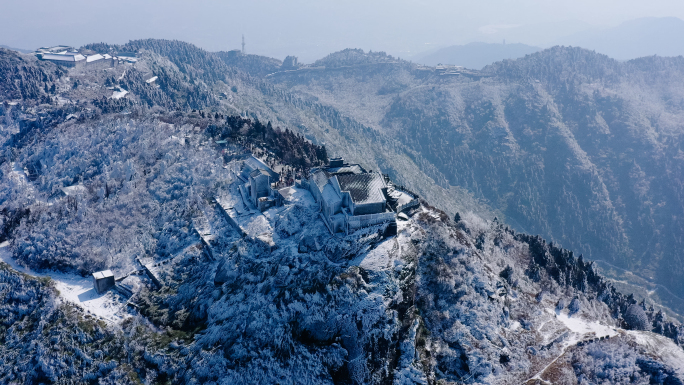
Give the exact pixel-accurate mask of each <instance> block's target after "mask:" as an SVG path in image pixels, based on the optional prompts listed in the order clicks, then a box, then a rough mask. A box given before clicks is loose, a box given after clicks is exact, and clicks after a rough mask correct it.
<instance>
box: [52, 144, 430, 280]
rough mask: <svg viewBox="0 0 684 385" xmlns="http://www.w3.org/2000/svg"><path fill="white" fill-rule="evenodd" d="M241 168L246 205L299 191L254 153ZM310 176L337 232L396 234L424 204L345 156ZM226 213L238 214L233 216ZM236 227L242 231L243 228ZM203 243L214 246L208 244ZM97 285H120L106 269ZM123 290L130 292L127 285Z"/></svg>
mask: <svg viewBox="0 0 684 385" xmlns="http://www.w3.org/2000/svg"><path fill="white" fill-rule="evenodd" d="M241 157H242V155H241ZM240 164H241V165H240V168H239V170H234V171H235V176H236V177H237V178H238V183H239V184H238V187H239V190H240V195H241V196H242V201H243V203H244V204H245V206H248V207H251V209H252V210H253V209H258V210H259V211H261V212H263V211H266V210H267V209H269V208H271V207H274V206H282V205H283V204H284V203H285V202H287V201H288V200H289V198H290V196H291V194H292V190H293V189H292V188H291V187H285V188H281V189H278V188H277V187H278V183H279V182H280V175H279V174H278V173H277V172H275V171H273V169H271V168H270V167H269V166H268V165H266V164H265V163H264V162H262V161H261V160H259V159H257V158H255V157H254V156H253V155H251V154H249V155H247V156H245V157H244V159H242V162H241V163H240ZM309 175H310V176H309V177H308V178H304V179H302V180H299V181H297V187H299V188H303V189H306V190H308V191H309V192H310V193H311V195H312V196H313V198H314V200H315V201H316V203H318V207H319V209H320V216H321V218H322V219H323V222H324V223H325V225H326V227H327V228H328V230H329V231H330V232H331V233H345V234H349V233H351V232H353V231H355V230H358V229H360V228H363V227H368V226H372V225H378V224H383V223H389V224H390V227H392V225H393V227H394V229H395V230H396V217H397V214H398V213H400V212H402V211H404V210H406V209H408V208H411V207H416V206H418V205H419V202H418V199H417V196H416V195H415V194H413V193H409V192H407V191H403V190H402V189H398V188H395V186H394V185H393V184H392V183H391V181H390V180H389V177H387V176H386V175H383V174H381V173H378V172H371V171H366V170H365V169H364V168H363V167H362V166H361V165H359V164H349V163H346V162H345V161H344V159H342V158H332V159H330V162H329V164H328V165H327V166H323V167H316V168H314V169H312V170H311V171H310V174H309ZM65 194H66V192H65ZM226 215H227V216H228V217H231V216H232V214H230V213H226ZM233 222H234V221H233ZM233 226H234V227H239V225H237V224H234V225H233ZM198 233H199V231H198ZM243 236H244V232H243ZM202 237H203V236H202V234H201V233H200V238H202ZM203 242H205V243H206V244H207V246H209V244H208V243H207V242H206V240H204V239H203ZM208 249H209V250H210V249H211V247H208ZM212 258H213V257H212ZM141 264H142V263H141ZM143 266H144V267H145V269H148V270H146V271H147V274H148V275H149V276H150V278H152V280H153V281H154V282H155V284H157V286H161V284H160V283H159V282H158V281H157V280H155V277H154V274H153V273H152V272H151V271H150V270H149V268H148V266H147V265H143ZM123 278H124V277H122V278H120V279H123ZM93 286H94V288H95V290H97V292H98V293H103V292H105V291H107V290H109V289H110V288H112V287H115V286H116V287H117V288H119V286H120V285H117V283H116V280H115V278H114V275H113V274H112V272H111V271H110V270H105V271H100V272H96V273H94V274H93ZM120 290H125V287H123V288H122V289H120Z"/></svg>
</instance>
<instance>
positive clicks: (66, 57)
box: [43, 53, 85, 62]
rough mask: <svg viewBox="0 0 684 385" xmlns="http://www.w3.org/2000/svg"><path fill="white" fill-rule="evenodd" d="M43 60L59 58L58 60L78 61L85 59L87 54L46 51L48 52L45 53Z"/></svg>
mask: <svg viewBox="0 0 684 385" xmlns="http://www.w3.org/2000/svg"><path fill="white" fill-rule="evenodd" d="M43 60H57V61H66V62H76V61H81V60H85V56H83V55H81V54H64V55H59V54H52V53H46V54H43Z"/></svg>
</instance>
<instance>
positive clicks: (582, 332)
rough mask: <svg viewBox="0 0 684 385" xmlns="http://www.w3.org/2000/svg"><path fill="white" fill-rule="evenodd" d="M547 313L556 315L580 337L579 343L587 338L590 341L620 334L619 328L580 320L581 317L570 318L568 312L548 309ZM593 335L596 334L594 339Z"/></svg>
mask: <svg viewBox="0 0 684 385" xmlns="http://www.w3.org/2000/svg"><path fill="white" fill-rule="evenodd" d="M546 311H547V312H550V313H553V314H556V319H557V320H559V321H561V322H562V323H563V325H565V327H566V328H568V329H570V331H571V332H573V333H575V334H577V337H579V340H578V341H581V340H582V339H585V338H586V339H589V338H595V337H603V336H610V337H614V336H616V335H617V334H618V331H617V328H614V327H610V326H606V325H602V324H600V323H598V322H594V321H587V320H585V319H583V318H580V317H579V315H575V316H570V315H568V314H567V313H566V312H555V311H554V310H553V309H546ZM592 333H593V334H594V337H591V334H592ZM582 337H584V338H582Z"/></svg>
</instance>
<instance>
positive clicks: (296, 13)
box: [0, 0, 684, 62]
mask: <svg viewBox="0 0 684 385" xmlns="http://www.w3.org/2000/svg"><path fill="white" fill-rule="evenodd" d="M648 16H655V17H663V16H675V17H679V18H681V19H684V1H681V0H649V1H643V0H638V1H637V0H573V1H568V0H565V1H557V0H479V1H477V2H474V1H468V2H465V1H449V0H377V1H374V0H347V1H332V0H315V1H314V0H289V1H287V0H286V1H283V0H249V1H246V0H244V1H232V0H231V1H218V0H193V1H188V0H184V1H180V0H164V1H157V0H150V1H146V0H136V1H133V0H116V1H111V0H110V1H100V0H59V1H56V0H0V44H4V45H8V46H12V47H17V48H25V49H35V48H37V47H40V46H45V45H56V44H66V45H72V46H80V45H83V44H86V43H90V42H100V41H105V42H110V43H125V42H127V41H128V40H132V39H141V38H148V37H153V38H165V39H179V40H184V41H188V42H191V43H194V44H197V45H199V46H200V47H202V48H205V49H207V50H211V51H217V50H229V49H235V48H239V46H240V38H241V35H242V34H243V33H244V34H245V38H246V40H247V51H248V53H256V54H262V55H268V56H273V57H278V58H281V59H282V58H283V57H285V56H286V55H288V54H294V55H297V56H299V57H300V60H302V61H304V62H311V61H313V60H315V59H317V58H320V57H322V56H325V55H326V54H327V53H330V52H333V51H337V50H340V49H343V48H349V47H351V48H363V49H366V50H368V49H372V50H382V51H387V52H388V53H391V54H394V55H398V56H401V57H407V58H408V57H410V56H411V55H413V54H416V53H417V52H420V51H425V50H428V49H430V48H434V47H439V46H447V45H453V44H464V43H468V42H472V41H487V42H500V41H501V40H502V39H504V38H505V39H507V41H509V42H521V43H527V44H533V45H546V44H550V43H552V42H553V40H554V39H556V38H560V37H563V36H565V35H568V34H571V33H574V32H578V31H582V30H585V29H588V28H596V27H602V26H615V25H618V24H620V23H621V22H624V21H627V20H631V19H635V18H640V17H648Z"/></svg>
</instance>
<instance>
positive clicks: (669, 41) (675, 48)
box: [413, 17, 684, 69]
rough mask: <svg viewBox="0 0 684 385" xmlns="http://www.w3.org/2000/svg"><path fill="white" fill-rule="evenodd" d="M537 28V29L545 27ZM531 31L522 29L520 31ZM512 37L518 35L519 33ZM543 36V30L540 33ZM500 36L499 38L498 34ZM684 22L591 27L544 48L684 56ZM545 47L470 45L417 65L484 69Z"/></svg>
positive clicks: (626, 56)
mask: <svg viewBox="0 0 684 385" xmlns="http://www.w3.org/2000/svg"><path fill="white" fill-rule="evenodd" d="M546 27H547V26H546V25H544V27H538V28H546ZM522 28H525V29H530V28H531V27H530V26H523V27H519V28H517V29H522ZM510 32H511V35H513V36H517V35H518V34H519V33H518V32H517V31H516V30H511V31H510ZM540 33H543V31H540ZM497 36H498V35H497ZM682 36H684V21H683V20H681V19H678V18H676V17H660V18H657V17H647V18H641V19H635V20H630V21H627V22H625V23H622V24H620V25H618V26H617V27H610V28H590V29H587V30H584V31H581V32H577V33H573V34H570V35H568V36H565V37H562V38H558V39H554V40H552V41H550V42H549V43H547V44H542V45H543V46H545V47H551V46H556V45H562V46H573V47H581V48H586V49H589V50H594V51H596V52H598V53H602V54H604V55H608V56H609V57H611V58H613V59H617V60H631V59H636V58H640V57H645V56H653V55H658V56H666V57H671V56H680V55H684V39H682V38H681V37H682ZM542 49H543V48H540V47H537V46H533V45H527V44H521V43H517V44H494V43H482V42H478V43H469V44H465V45H454V46H450V47H445V48H441V49H439V50H437V51H432V52H430V53H426V54H422V55H419V56H417V57H416V58H414V59H413V61H414V62H416V63H420V64H426V65H430V66H435V65H437V64H440V63H441V64H452V65H460V66H463V67H466V68H473V69H481V68H483V67H484V66H486V65H489V64H492V63H495V62H497V61H501V60H504V59H518V58H521V57H523V56H525V55H528V54H531V53H534V52H538V51H541V50H542Z"/></svg>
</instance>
